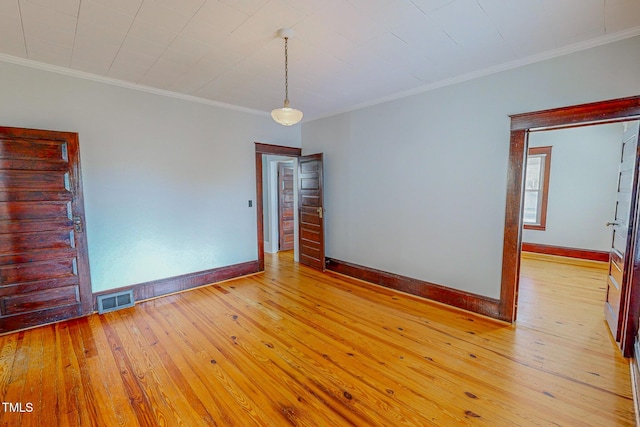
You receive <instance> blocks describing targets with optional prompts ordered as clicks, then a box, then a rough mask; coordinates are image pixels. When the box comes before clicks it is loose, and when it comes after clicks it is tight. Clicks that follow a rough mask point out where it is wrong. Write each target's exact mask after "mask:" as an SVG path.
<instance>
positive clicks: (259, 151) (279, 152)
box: [254, 142, 302, 271]
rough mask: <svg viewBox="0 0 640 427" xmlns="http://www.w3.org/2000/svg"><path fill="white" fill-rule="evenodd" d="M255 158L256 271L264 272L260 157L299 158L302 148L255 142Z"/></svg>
mask: <svg viewBox="0 0 640 427" xmlns="http://www.w3.org/2000/svg"><path fill="white" fill-rule="evenodd" d="M254 144H255V156H256V220H257V229H258V233H257V237H258V271H264V207H263V206H262V201H263V197H264V195H263V191H264V190H263V188H264V187H263V182H262V166H263V165H262V155H263V154H271V155H276V156H287V157H296V158H297V157H300V156H302V148H296V147H285V146H282V145H271V144H263V143H261V142H255V143H254Z"/></svg>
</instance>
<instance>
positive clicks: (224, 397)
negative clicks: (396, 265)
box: [0, 253, 635, 427]
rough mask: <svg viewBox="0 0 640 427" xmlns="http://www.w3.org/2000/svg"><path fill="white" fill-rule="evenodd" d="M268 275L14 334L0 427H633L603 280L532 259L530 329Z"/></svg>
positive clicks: (371, 292) (572, 266)
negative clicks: (14, 408)
mask: <svg viewBox="0 0 640 427" xmlns="http://www.w3.org/2000/svg"><path fill="white" fill-rule="evenodd" d="M266 261H267V269H266V271H265V272H264V273H262V274H258V275H254V276H249V277H245V278H240V279H236V280H231V281H228V282H224V283H219V284H216V285H212V286H208V287H204V288H200V289H196V290H192V291H189V292H185V293H181V294H176V295H171V296H167V297H163V298H159V299H155V300H151V301H147V302H143V303H139V304H137V305H136V307H134V308H131V309H125V310H121V311H117V312H112V313H108V314H105V315H102V316H98V315H93V316H89V317H87V318H82V319H75V320H71V321H67V322H61V323H58V324H55V325H48V326H44V327H41V328H36V329H32V330H27V331H22V332H17V333H12V334H7V335H4V336H0V345H1V349H0V395H1V397H2V401H3V402H12V403H14V404H15V403H20V404H22V405H23V407H24V405H25V404H26V403H31V404H32V405H33V412H22V413H16V412H10V411H6V410H4V408H0V426H12V427H13V426H50V425H51V426H53V425H55V426H58V425H60V426H251V425H256V426H288V425H295V426H402V425H407V426H430V425H433V426H453V425H486V426H537V425H541V426H553V425H559V426H631V425H634V423H635V418H634V412H633V411H634V408H633V401H632V398H631V382H630V374H629V365H628V361H627V360H626V359H624V358H622V357H621V356H620V353H619V351H618V350H617V348H616V346H615V343H613V342H612V339H611V336H610V334H609V332H608V329H607V326H606V322H605V320H604V315H603V301H604V292H605V290H606V274H607V273H606V269H605V268H604V267H603V264H601V263H580V262H578V263H575V262H572V261H571V260H567V259H557V258H553V257H542V256H536V257H524V258H523V261H522V273H521V286H520V290H519V292H520V297H519V309H518V314H519V318H518V323H517V324H516V325H507V324H504V323H501V322H497V321H494V320H492V319H488V318H485V317H482V316H476V315H473V314H471V313H468V312H464V311H461V310H457V309H454V308H451V307H447V306H444V305H441V304H438V303H433V302H430V301H427V300H423V299H421V298H418V297H414V296H410V295H406V294H401V293H398V292H396V291H393V290H390V289H387V288H383V287H379V286H376V285H371V284H368V283H366V282H362V281H359V280H357V279H353V278H349V277H346V276H341V275H339V274H335V273H324V274H323V273H319V272H316V271H314V270H311V269H308V268H306V267H304V266H300V265H298V264H296V263H294V262H293V260H292V256H291V253H281V254H279V255H276V256H269V255H267V257H266Z"/></svg>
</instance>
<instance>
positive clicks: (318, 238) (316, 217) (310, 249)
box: [298, 153, 325, 271]
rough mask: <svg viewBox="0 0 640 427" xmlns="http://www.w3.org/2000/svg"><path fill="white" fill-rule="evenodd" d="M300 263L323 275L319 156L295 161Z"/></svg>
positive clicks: (315, 155)
mask: <svg viewBox="0 0 640 427" xmlns="http://www.w3.org/2000/svg"><path fill="white" fill-rule="evenodd" d="M298 204H299V215H298V224H299V225H298V227H299V231H300V233H299V239H300V263H301V264H304V265H307V266H309V267H312V268H315V269H317V270H321V271H324V268H325V259H324V218H323V217H324V202H323V195H322V153H320V154H312V155H310V156H302V157H300V158H298Z"/></svg>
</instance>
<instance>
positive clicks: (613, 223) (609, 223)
mask: <svg viewBox="0 0 640 427" xmlns="http://www.w3.org/2000/svg"><path fill="white" fill-rule="evenodd" d="M605 225H606V226H607V227H611V226H612V225H620V223H618V222H608V223H606V224H605Z"/></svg>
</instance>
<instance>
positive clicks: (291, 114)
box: [271, 99, 302, 126]
mask: <svg viewBox="0 0 640 427" xmlns="http://www.w3.org/2000/svg"><path fill="white" fill-rule="evenodd" d="M271 117H273V120H275V121H276V122H278V123H280V124H281V125H283V126H292V125H295V124H296V123H298V122H300V120H302V111H300V110H296V109H295V108H291V107H289V100H288V99H287V100H285V102H284V107H282V108H276V109H275V110H272V111H271Z"/></svg>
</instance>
